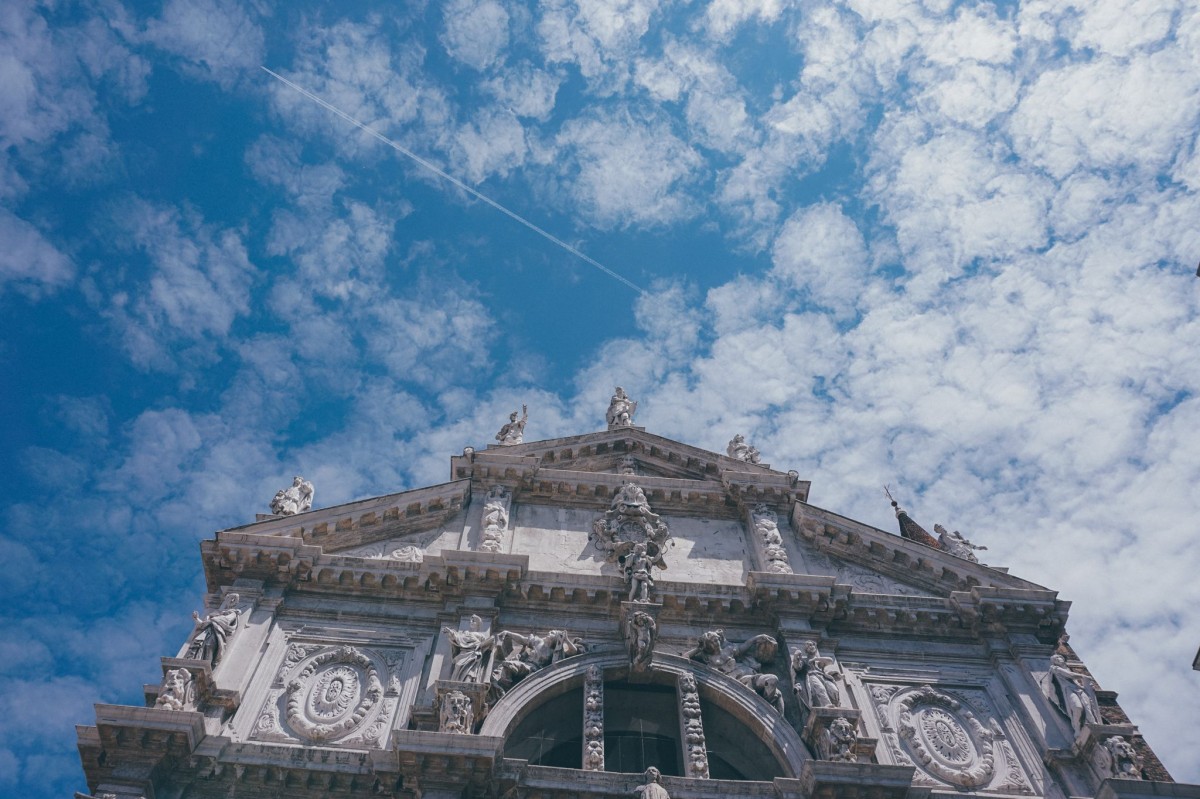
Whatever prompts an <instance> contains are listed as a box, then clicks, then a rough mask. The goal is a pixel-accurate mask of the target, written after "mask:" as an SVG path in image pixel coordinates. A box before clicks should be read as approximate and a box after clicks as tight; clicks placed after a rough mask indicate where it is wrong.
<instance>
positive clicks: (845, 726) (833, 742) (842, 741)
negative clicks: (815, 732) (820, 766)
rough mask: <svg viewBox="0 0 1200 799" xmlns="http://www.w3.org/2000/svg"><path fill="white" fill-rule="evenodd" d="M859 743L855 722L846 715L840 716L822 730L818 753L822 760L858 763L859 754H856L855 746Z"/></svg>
mask: <svg viewBox="0 0 1200 799" xmlns="http://www.w3.org/2000/svg"><path fill="white" fill-rule="evenodd" d="M857 744H858V731H857V730H856V729H855V728H854V724H853V723H852V722H851V721H850V720H849V719H847V718H846V717H844V716H839V717H837V718H836V719H834V720H833V721H832V722H831V723H830V725H829V726H828V727H826V728H825V729H824V730H822V731H821V737H820V738H819V739H818V745H817V749H818V752H817V754H818V755H819V756H820V758H821V759H822V760H832V761H834V762H835V763H856V762H858V756H857V755H856V754H855V752H854V748H855V746H857Z"/></svg>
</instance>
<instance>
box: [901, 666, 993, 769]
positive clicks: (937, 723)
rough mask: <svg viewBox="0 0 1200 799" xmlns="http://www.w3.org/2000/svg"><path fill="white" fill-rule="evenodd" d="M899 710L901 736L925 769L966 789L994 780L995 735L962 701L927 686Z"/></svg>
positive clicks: (910, 696)
mask: <svg viewBox="0 0 1200 799" xmlns="http://www.w3.org/2000/svg"><path fill="white" fill-rule="evenodd" d="M899 710H900V718H899V727H900V736H901V737H902V738H904V740H906V741H907V742H908V745H909V747H910V748H911V749H912V752H913V755H914V756H915V757H916V758H917V761H918V762H919V763H920V765H921V767H922V768H923V769H925V770H926V771H928V772H929V773H931V774H933V775H934V776H935V777H937V778H938V779H941V780H944V781H946V782H948V783H951V784H952V785H961V786H963V787H964V788H978V787H980V786H982V785H984V784H986V783H987V782H989V781H990V780H991V778H992V774H993V773H994V771H995V757H994V755H993V752H992V737H993V735H992V733H991V732H990V731H989V730H988V729H987V728H986V727H984V726H983V725H982V724H980V723H979V721H978V720H977V719H976V718H975V714H974V713H972V712H971V711H970V710H967V709H966V708H965V707H963V705H962V703H961V702H959V701H957V700H955V699H953V698H951V697H949V696H946V695H945V694H943V693H939V692H938V691H935V690H934V689H933V688H932V687H931V686H928V685H924V686H922V687H921V688H920V689H918V690H916V691H913V692H912V693H910V694H908V695H906V696H905V697H904V698H902V699H901V700H900V702H899ZM964 721H965V725H964Z"/></svg>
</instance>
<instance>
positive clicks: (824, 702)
mask: <svg viewBox="0 0 1200 799" xmlns="http://www.w3.org/2000/svg"><path fill="white" fill-rule="evenodd" d="M841 679H842V673H841V672H840V671H839V670H838V667H837V663H836V662H835V661H834V659H833V658H831V657H825V656H824V655H822V654H821V653H820V651H818V649H817V642H816V641H805V642H804V644H803V645H802V646H800V647H797V648H796V649H794V650H792V683H793V685H794V690H795V692H796V699H798V700H799V701H800V705H801V706H802V707H804V708H808V709H812V708H814V707H842V692H841V689H840V688H839V687H838V682H839V681H840V680H841Z"/></svg>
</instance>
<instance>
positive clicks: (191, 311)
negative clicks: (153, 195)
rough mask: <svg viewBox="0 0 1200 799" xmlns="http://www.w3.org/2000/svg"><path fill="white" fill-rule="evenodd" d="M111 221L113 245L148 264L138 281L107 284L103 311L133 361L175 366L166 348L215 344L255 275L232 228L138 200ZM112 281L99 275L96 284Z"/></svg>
mask: <svg viewBox="0 0 1200 799" xmlns="http://www.w3.org/2000/svg"><path fill="white" fill-rule="evenodd" d="M113 221H114V222H115V224H116V225H117V226H118V229H119V233H118V239H117V241H115V242H114V243H115V244H117V245H118V246H120V247H122V248H124V249H127V250H130V251H134V252H138V253H140V254H142V255H144V256H145V257H146V259H147V260H148V263H149V267H150V272H149V276H148V278H147V279H146V280H145V281H144V282H139V283H137V284H136V285H134V286H125V285H117V286H115V293H113V294H112V295H111V298H112V304H111V307H110V308H109V311H108V313H109V315H110V316H111V318H112V319H113V320H114V321H115V322H116V324H117V326H118V328H119V329H120V332H121V334H122V336H123V338H124V343H125V346H126V349H127V350H128V352H129V354H130V357H131V358H132V359H133V360H134V362H135V363H138V364H139V365H141V366H144V367H154V368H158V369H174V368H178V364H176V363H173V357H172V356H171V355H170V354H169V350H168V345H169V344H177V345H181V346H183V345H187V344H189V343H209V344H212V343H219V342H221V341H222V340H223V339H224V338H225V337H226V336H227V335H228V334H229V332H230V328H231V326H232V325H233V322H234V319H236V318H237V317H238V316H241V315H244V314H246V313H247V312H248V311H249V309H250V296H249V292H250V286H251V284H252V283H253V281H254V279H255V277H256V276H257V274H258V272H257V269H256V268H255V267H254V265H253V264H251V263H250V260H249V257H248V255H247V252H246V247H245V245H244V243H243V242H242V238H241V235H240V234H239V233H238V232H237V231H234V230H220V229H217V228H215V227H214V226H211V225H208V224H206V223H204V221H203V220H201V219H200V218H199V217H198V215H196V214H195V213H194V212H191V211H187V212H184V213H180V212H179V211H176V210H174V209H168V208H162V207H158V206H154V205H152V204H150V203H148V202H145V201H143V200H131V201H129V202H127V203H126V204H125V205H124V206H123V207H121V208H120V209H119V210H118V212H117V214H116V216H115V218H114V220H113ZM119 277H120V273H119V272H114V273H112V274H111V275H109V274H102V275H100V278H101V280H103V281H111V280H114V279H119Z"/></svg>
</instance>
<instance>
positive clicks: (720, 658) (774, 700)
mask: <svg viewBox="0 0 1200 799" xmlns="http://www.w3.org/2000/svg"><path fill="white" fill-rule="evenodd" d="M778 650H779V642H778V641H776V640H775V639H774V638H772V637H771V636H769V635H756V636H754V637H753V638H751V639H750V640H749V641H746V642H745V643H741V644H734V643H731V642H730V641H728V640H726V638H725V631H724V630H709V631H708V632H706V633H703V634H701V636H700V639H699V641H698V643H697V645H696V648H695V649H692V650H690V651H688V652H686V653H684V656H685V657H687V658H690V659H691V660H697V661H699V662H701V663H704V664H705V665H707V666H709V667H711V668H714V669H716V670H717V671H719V672H721V673H722V674H726V675H728V676H730V677H732V678H734V679H735V680H737V681H738V682H740V683H741V684H742V685H744V686H746V687H747V688H749V689H751V690H752V691H754V692H755V693H756V694H758V695H759V696H761V697H762V698H763V699H765V700H767V702H769V703H770V704H771V705H772V706H773V707H774V708H775V709H776V710H778V711H779V712H780V713H783V692H782V691H780V690H779V678H778V677H776V676H775V675H774V674H763V673H762V668H763V664H764V663H769V662H771V661H772V660H774V659H775V653H776V652H777V651H778Z"/></svg>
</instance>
